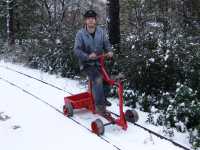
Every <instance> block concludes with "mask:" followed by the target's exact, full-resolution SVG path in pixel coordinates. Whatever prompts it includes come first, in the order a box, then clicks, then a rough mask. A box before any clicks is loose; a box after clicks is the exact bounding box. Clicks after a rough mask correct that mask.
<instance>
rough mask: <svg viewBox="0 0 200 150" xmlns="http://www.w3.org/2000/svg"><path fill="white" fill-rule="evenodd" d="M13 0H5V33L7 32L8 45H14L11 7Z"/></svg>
mask: <svg viewBox="0 0 200 150" xmlns="http://www.w3.org/2000/svg"><path fill="white" fill-rule="evenodd" d="M13 4H14V0H10V1H9V0H7V12H8V14H7V34H8V46H9V47H12V46H14V45H15V37H14V16H13V7H14V5H13Z"/></svg>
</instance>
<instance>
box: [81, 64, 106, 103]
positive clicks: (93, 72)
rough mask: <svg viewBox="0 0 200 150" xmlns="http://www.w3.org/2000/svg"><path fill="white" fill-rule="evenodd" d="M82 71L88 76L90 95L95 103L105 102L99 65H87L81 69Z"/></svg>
mask: <svg viewBox="0 0 200 150" xmlns="http://www.w3.org/2000/svg"><path fill="white" fill-rule="evenodd" d="M83 71H84V73H85V74H86V75H87V76H88V77H89V80H90V81H91V83H92V95H93V98H94V100H95V105H104V104H105V94H104V85H103V79H102V75H101V73H100V70H99V67H97V66H88V67H85V68H84V69H83Z"/></svg>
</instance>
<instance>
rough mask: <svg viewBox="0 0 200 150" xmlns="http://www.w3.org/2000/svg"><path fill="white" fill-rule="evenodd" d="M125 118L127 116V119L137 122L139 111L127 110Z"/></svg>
mask: <svg viewBox="0 0 200 150" xmlns="http://www.w3.org/2000/svg"><path fill="white" fill-rule="evenodd" d="M125 118H126V121H128V122H132V123H135V122H137V121H138V120H139V116H138V113H137V111H135V110H127V111H126V112H125Z"/></svg>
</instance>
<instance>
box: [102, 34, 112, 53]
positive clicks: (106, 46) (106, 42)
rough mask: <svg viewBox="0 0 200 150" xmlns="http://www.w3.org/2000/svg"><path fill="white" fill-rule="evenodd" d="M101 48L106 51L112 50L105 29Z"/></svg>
mask: <svg viewBox="0 0 200 150" xmlns="http://www.w3.org/2000/svg"><path fill="white" fill-rule="evenodd" d="M103 48H104V50H105V51H106V52H110V51H112V45H111V43H110V41H109V39H108V33H107V32H106V30H103Z"/></svg>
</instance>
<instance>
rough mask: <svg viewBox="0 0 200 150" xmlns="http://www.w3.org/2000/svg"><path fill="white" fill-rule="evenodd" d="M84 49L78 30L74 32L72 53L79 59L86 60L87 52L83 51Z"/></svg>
mask: <svg viewBox="0 0 200 150" xmlns="http://www.w3.org/2000/svg"><path fill="white" fill-rule="evenodd" d="M83 49H84V43H83V40H82V39H81V33H80V32H78V33H77V34H76V38H75V43H74V54H75V55H76V56H77V57H78V58H79V59H80V60H81V61H87V60H88V59H89V58H88V54H87V53H85V52H84V51H83Z"/></svg>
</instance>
